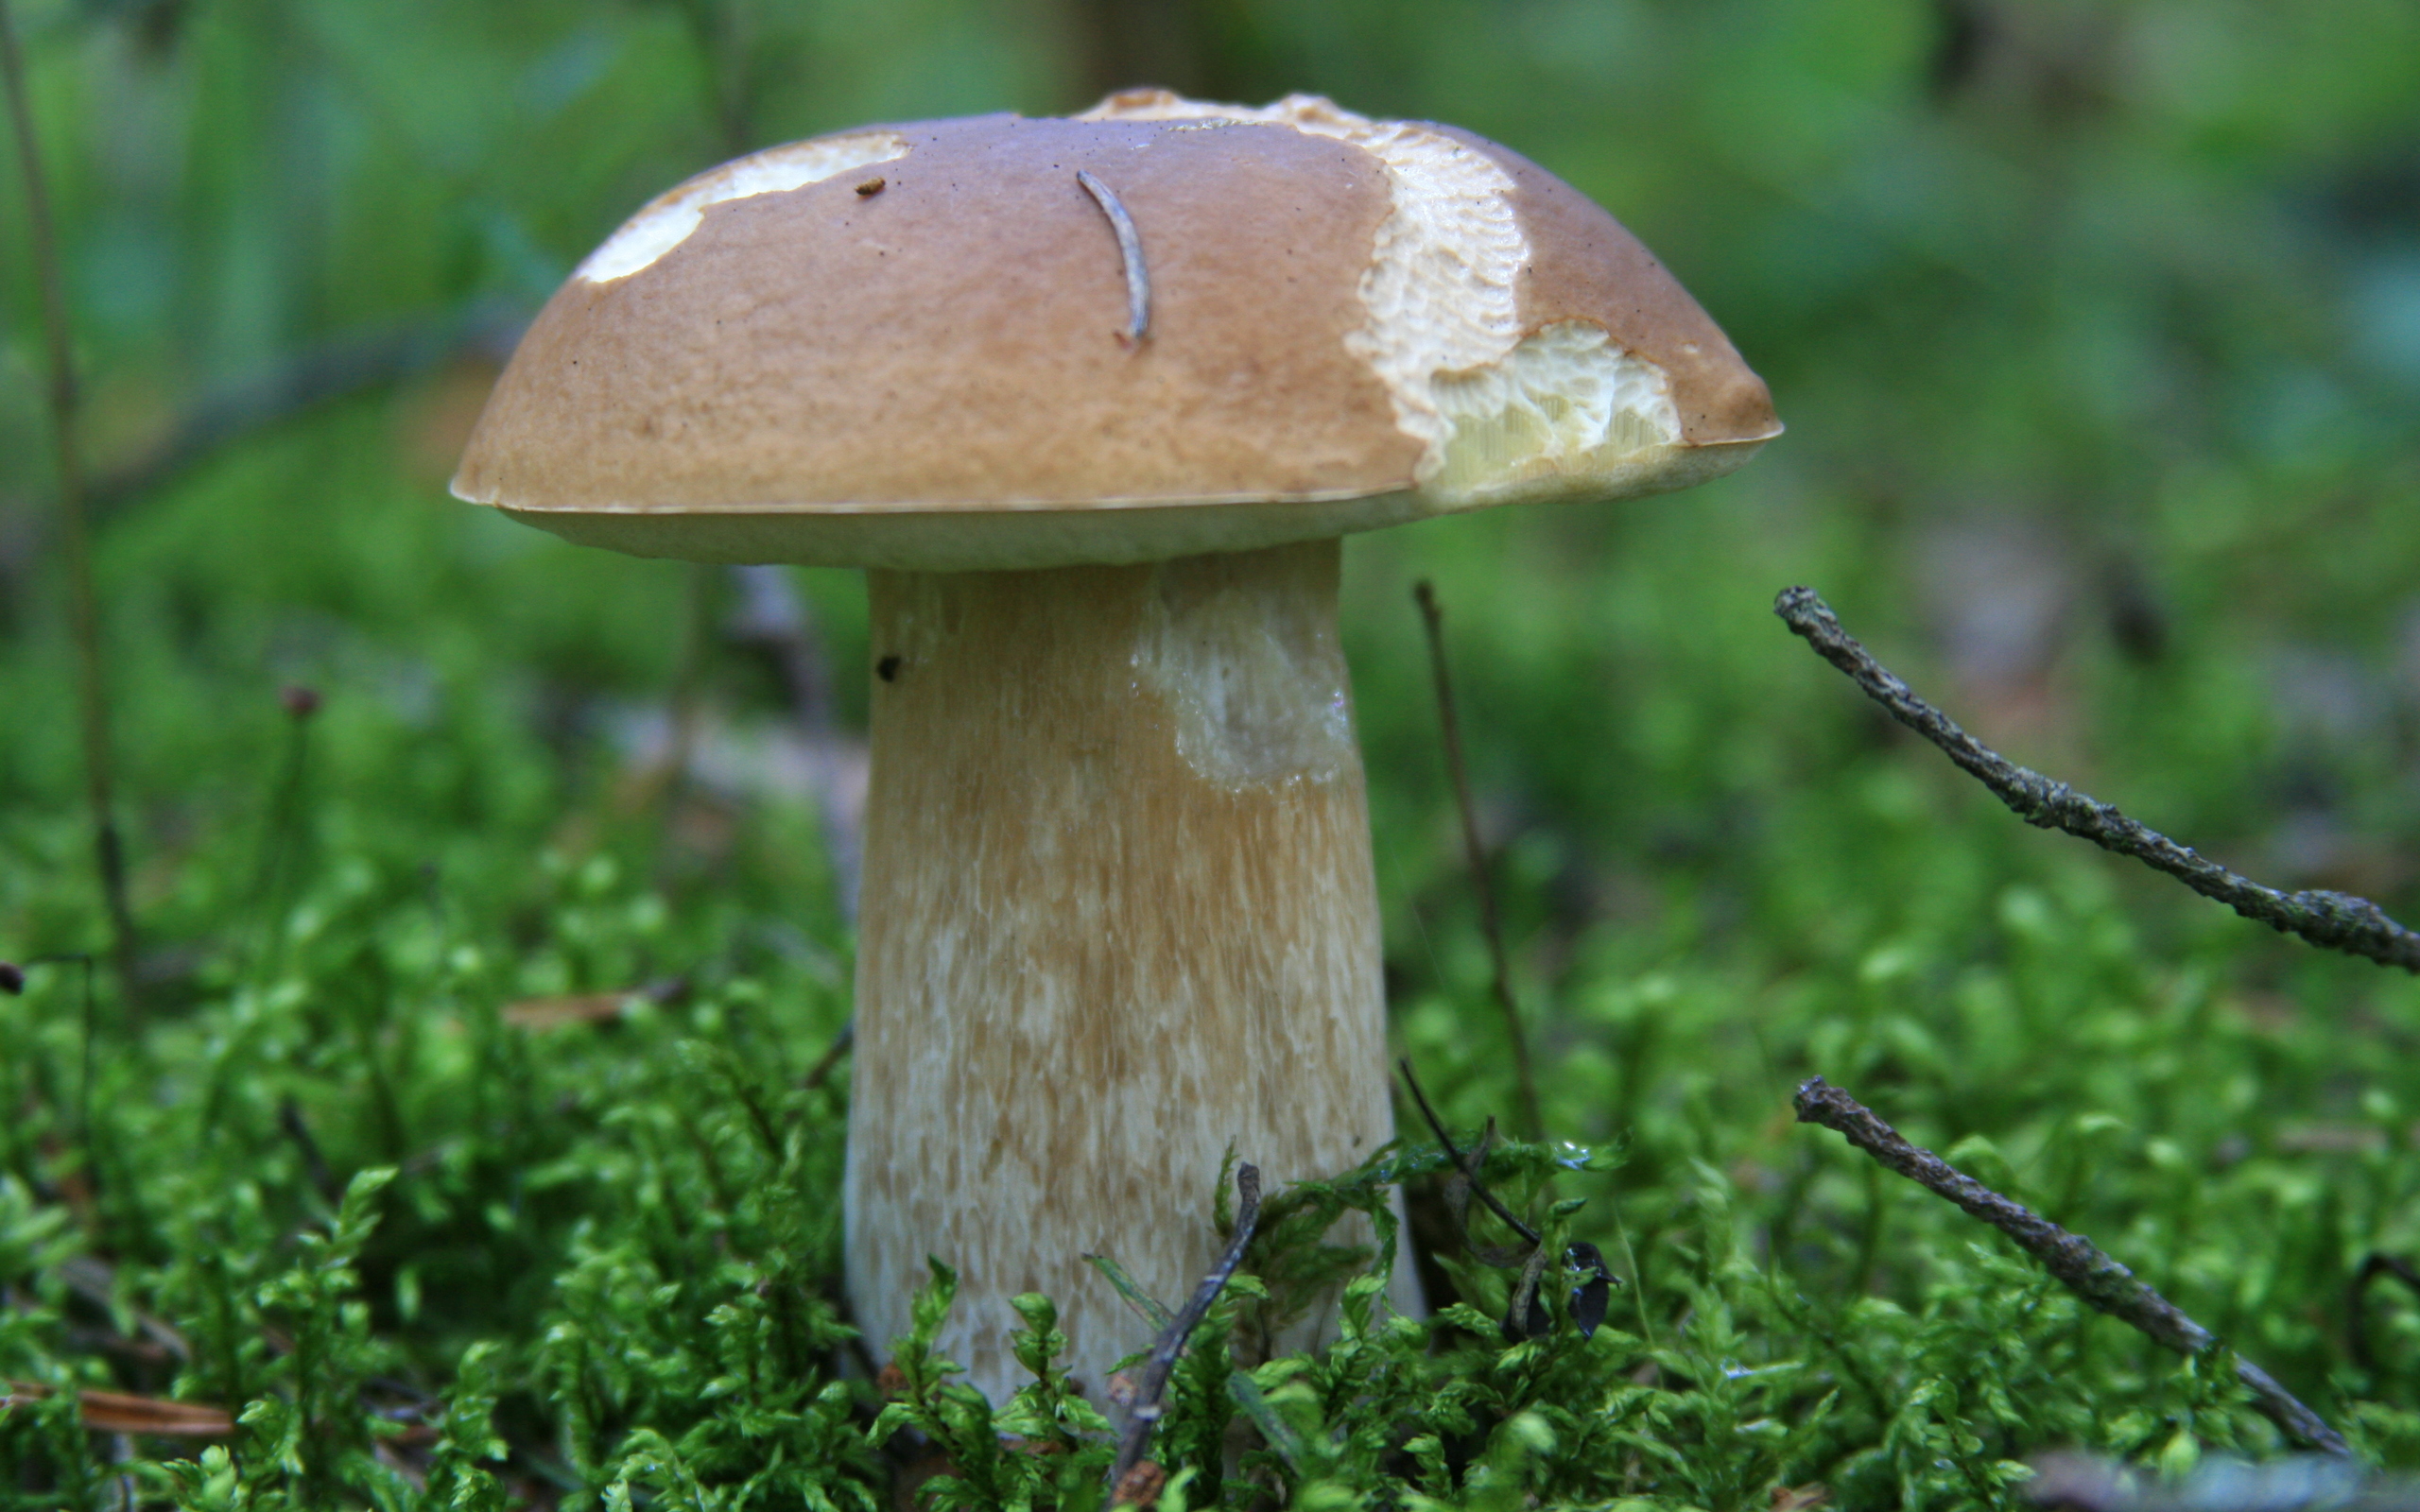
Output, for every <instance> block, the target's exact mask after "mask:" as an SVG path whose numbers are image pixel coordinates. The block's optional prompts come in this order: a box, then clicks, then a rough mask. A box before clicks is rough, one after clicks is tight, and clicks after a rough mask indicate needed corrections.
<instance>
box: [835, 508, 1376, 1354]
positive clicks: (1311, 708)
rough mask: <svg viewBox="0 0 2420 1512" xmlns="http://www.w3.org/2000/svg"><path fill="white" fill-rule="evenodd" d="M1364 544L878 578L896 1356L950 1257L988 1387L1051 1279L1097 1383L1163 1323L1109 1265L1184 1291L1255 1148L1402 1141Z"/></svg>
mask: <svg viewBox="0 0 2420 1512" xmlns="http://www.w3.org/2000/svg"><path fill="white" fill-rule="evenodd" d="M1337 559H1338V548H1337V543H1336V542H1334V541H1317V542H1311V543H1308V544H1304V545H1296V546H1283V547H1277V548H1274V549H1271V550H1266V551H1256V552H1246V553H1236V554H1233V555H1222V556H1212V557H1192V558H1180V559H1178V560H1175V561H1169V562H1162V563H1155V564H1146V565H1140V566H1125V567H1068V568H1054V569H1048V570H1043V571H1034V572H1002V573H953V574H934V573H904V572H875V573H873V574H872V575H871V577H872V593H873V647H872V649H873V656H874V659H875V670H876V680H875V682H874V685H873V776H872V782H871V787H870V791H869V794H868V800H867V812H866V833H865V874H864V893H863V902H862V905H861V912H860V915H859V919H860V923H859V940H858V961H857V997H856V1061H855V1068H854V1071H853V1074H852V1078H851V1111H850V1124H849V1152H848V1191H847V1205H848V1281H849V1292H850V1296H851V1298H852V1300H853V1303H854V1305H855V1308H856V1315H857V1320H858V1323H859V1325H860V1326H861V1327H862V1328H863V1329H864V1330H865V1332H866V1333H867V1335H868V1343H869V1346H870V1348H871V1349H873V1353H874V1354H875V1356H876V1357H877V1358H883V1357H887V1355H888V1354H889V1352H890V1340H891V1339H892V1338H893V1337H894V1336H896V1335H898V1334H900V1333H904V1332H906V1331H907V1328H908V1299H909V1297H910V1296H911V1295H912V1294H913V1292H914V1291H915V1290H916V1289H917V1288H918V1287H920V1286H921V1285H923V1284H924V1283H925V1278H926V1268H925V1256H926V1255H928V1254H930V1255H935V1256H938V1257H940V1258H941V1259H942V1260H943V1261H945V1262H947V1263H949V1264H951V1265H952V1266H954V1267H956V1268H957V1270H958V1271H959V1276H960V1278H961V1287H960V1291H959V1302H958V1307H957V1310H956V1312H955V1314H954V1315H953V1317H952V1320H951V1323H950V1326H949V1329H948V1330H947V1332H945V1333H944V1334H943V1335H942V1343H941V1348H942V1352H943V1353H945V1354H947V1355H948V1356H949V1357H950V1358H952V1359H955V1360H957V1361H959V1363H960V1364H963V1365H965V1366H967V1367H968V1370H969V1372H970V1377H969V1379H970V1380H971V1382H972V1383H973V1384H974V1385H976V1386H977V1387H978V1388H979V1389H981V1390H982V1391H983V1392H984V1393H985V1394H986V1395H988V1396H989V1397H991V1398H992V1400H994V1401H995V1402H997V1401H1002V1400H1006V1399H1007V1397H1008V1396H1009V1394H1010V1393H1011V1392H1012V1391H1014V1390H1015V1389H1016V1387H1017V1386H1018V1385H1020V1384H1022V1383H1023V1380H1024V1377H1023V1373H1022V1371H1021V1370H1020V1369H1019V1367H1018V1366H1016V1365H1015V1363H1014V1361H1013V1360H1012V1359H1011V1357H1010V1354H1009V1351H1008V1344H1007V1340H1008V1334H1009V1332H1010V1331H1011V1329H1013V1328H1014V1327H1016V1326H1017V1320H1016V1317H1015V1314H1013V1313H1012V1312H1011V1310H1010V1308H1009V1306H1008V1299H1009V1298H1010V1297H1013V1296H1015V1295H1017V1294H1018V1293H1021V1292H1028V1291H1040V1292H1046V1293H1048V1294H1049V1295H1050V1296H1051V1297H1054V1298H1056V1299H1057V1301H1058V1302H1059V1305H1060V1315H1061V1317H1062V1319H1063V1327H1064V1328H1065V1329H1066V1331H1067V1333H1068V1335H1069V1338H1070V1340H1071V1350H1070V1353H1071V1359H1070V1361H1069V1364H1070V1366H1071V1367H1072V1368H1073V1369H1074V1370H1075V1372H1076V1374H1077V1376H1078V1378H1079V1379H1080V1380H1081V1381H1082V1382H1083V1383H1084V1384H1085V1385H1086V1386H1087V1387H1088V1388H1089V1389H1090V1390H1091V1391H1092V1392H1093V1394H1094V1397H1095V1400H1101V1387H1102V1385H1103V1383H1105V1381H1106V1379H1107V1377H1108V1374H1109V1372H1110V1370H1111V1369H1112V1368H1113V1366H1115V1363H1116V1361H1117V1360H1118V1359H1119V1358H1120V1357H1121V1356H1123V1355H1126V1354H1128V1353H1131V1352H1132V1351H1134V1350H1137V1349H1142V1348H1144V1347H1145V1346H1146V1345H1147V1344H1148V1343H1149V1342H1150V1329H1149V1328H1148V1326H1147V1325H1145V1324H1144V1323H1142V1322H1141V1321H1140V1320H1139V1319H1137V1318H1135V1317H1134V1316H1133V1314H1131V1313H1130V1312H1129V1311H1128V1310H1127V1309H1126V1308H1125V1307H1124V1305H1123V1304H1122V1303H1121V1302H1120V1301H1119V1300H1118V1298H1117V1297H1116V1296H1115V1293H1114V1292H1113V1291H1112V1290H1111V1288H1110V1286H1109V1285H1108V1283H1107V1282H1106V1281H1105V1280H1102V1279H1101V1278H1100V1277H1099V1276H1098V1275H1097V1274H1096V1273H1095V1272H1094V1271H1093V1270H1092V1268H1091V1267H1090V1266H1089V1265H1087V1264H1085V1263H1084V1262H1083V1259H1082V1257H1083V1256H1084V1255H1085V1254H1087V1253H1104V1254H1109V1255H1113V1256H1115V1257H1116V1259H1117V1260H1118V1261H1119V1262H1120V1263H1122V1264H1124V1265H1125V1266H1126V1268H1127V1269H1128V1270H1129V1271H1131V1272H1132V1274H1133V1276H1134V1277H1135V1279H1136V1280H1138V1281H1140V1282H1141V1283H1142V1285H1143V1286H1144V1287H1145V1288H1146V1289H1147V1290H1149V1291H1150V1292H1151V1293H1152V1294H1153V1295H1155V1296H1157V1297H1159V1298H1160V1299H1161V1300H1162V1301H1164V1302H1166V1303H1167V1305H1169V1306H1170V1307H1171V1308H1173V1307H1175V1306H1178V1305H1180V1304H1181V1303H1182V1302H1183V1300H1184V1297H1185V1296H1186V1295H1187V1294H1189V1293H1190V1291H1191V1290H1192V1288H1193V1286H1194V1285H1195V1283H1196V1281H1197V1280H1199V1278H1200V1277H1201V1273H1202V1271H1203V1270H1205V1269H1206V1268H1207V1267H1208V1266H1209V1264H1210V1263H1211V1262H1212V1260H1213V1259H1214V1258H1215V1256H1216V1254H1217V1251H1218V1248H1219V1238H1218V1235H1217V1233H1216V1232H1215V1231H1214V1230H1213V1229H1212V1227H1211V1223H1210V1213H1211V1199H1212V1190H1213V1187H1214V1186H1215V1184H1216V1181H1217V1177H1218V1174H1219V1163H1220V1160H1221V1158H1222V1157H1223V1155H1224V1154H1225V1152H1226V1151H1227V1150H1228V1149H1229V1148H1230V1147H1232V1148H1233V1149H1234V1151H1235V1153H1236V1156H1237V1157H1238V1158H1240V1159H1242V1160H1250V1161H1252V1162H1253V1163H1254V1164H1256V1165H1258V1166H1260V1167H1261V1169H1262V1172H1263V1179H1264V1181H1265V1182H1266V1183H1267V1185H1268V1188H1269V1190H1270V1191H1271V1192H1275V1191H1277V1190H1279V1189H1281V1188H1282V1187H1283V1185H1284V1184H1285V1183H1286V1182H1288V1181H1289V1180H1295V1179H1299V1178H1303V1177H1318V1176H1328V1175H1333V1174H1335V1173H1337V1172H1339V1171H1341V1170H1343V1169H1345V1168H1347V1167H1349V1166H1351V1165H1353V1164H1355V1163H1356V1162H1357V1161H1358V1160H1361V1159H1362V1158H1363V1157H1364V1156H1366V1155H1367V1154H1368V1153H1369V1152H1370V1151H1371V1150H1372V1149H1374V1147H1376V1146H1377V1145H1379V1144H1380V1143H1384V1142H1385V1141H1386V1140H1388V1139H1389V1138H1391V1137H1392V1132H1393V1129H1392V1116H1391V1113H1390V1108H1389V1099H1388V1071H1387V1058H1386V1025H1385V1010H1384V1003H1383V999H1382V996H1381V990H1380V980H1379V955H1378V919H1377V908H1376V900H1375V897H1374V886H1373V883H1372V876H1371V865H1370V838H1369V818H1368V814H1367V810H1366V807H1365V803H1364V799H1363V791H1362V777H1361V764H1360V758H1359V756H1358V753H1357V750H1356V748H1355V746H1354V741H1353V723H1352V703H1351V696H1350V692H1349V689H1348V686H1347V682H1346V676H1345V668H1344V659H1343V655H1342V653H1341V651H1340V648H1339V646H1338V644H1337V638H1336V583H1337ZM1363 1237H1366V1235H1364V1236H1363ZM1397 1270H1398V1276H1399V1280H1398V1285H1397V1295H1398V1297H1399V1298H1400V1299H1401V1301H1400V1304H1399V1305H1406V1306H1408V1307H1412V1308H1416V1307H1417V1305H1418V1304H1417V1299H1416V1298H1417V1291H1416V1287H1415V1286H1414V1285H1413V1283H1412V1282H1411V1280H1410V1277H1409V1263H1408V1261H1407V1262H1405V1263H1401V1264H1399V1265H1398V1267H1397ZM1320 1321H1322V1320H1317V1319H1315V1320H1314V1327H1316V1326H1318V1324H1319V1322H1320ZM1288 1342H1295V1343H1299V1342H1306V1341H1305V1340H1303V1339H1299V1338H1298V1339H1295V1340H1291V1341H1288Z"/></svg>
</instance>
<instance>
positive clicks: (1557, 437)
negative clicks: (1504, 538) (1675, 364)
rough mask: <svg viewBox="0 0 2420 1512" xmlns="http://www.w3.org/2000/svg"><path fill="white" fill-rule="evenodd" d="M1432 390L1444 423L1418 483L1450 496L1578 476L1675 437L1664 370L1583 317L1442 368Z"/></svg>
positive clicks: (1676, 421) (1676, 414) (1676, 418)
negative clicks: (1439, 448) (1475, 360)
mask: <svg viewBox="0 0 2420 1512" xmlns="http://www.w3.org/2000/svg"><path fill="white" fill-rule="evenodd" d="M1432 391H1433V393H1434V396H1435V398H1436V402H1437V407H1438V409H1439V411H1440V412H1441V413H1442V414H1443V415H1444V417H1445V419H1446V421H1448V422H1449V423H1450V425H1451V426H1452V431H1451V433H1450V434H1449V435H1448V436H1447V437H1446V439H1445V446H1444V451H1443V455H1442V456H1441V458H1440V462H1439V466H1438V467H1437V469H1436V471H1435V472H1433V473H1432V474H1430V475H1429V476H1428V477H1427V478H1426V479H1425V480H1424V486H1425V487H1426V489H1428V490H1430V491H1432V492H1435V493H1438V494H1441V495H1443V496H1445V497H1448V498H1454V499H1457V500H1460V499H1464V498H1476V497H1481V496H1485V495H1487V494H1489V493H1492V492H1495V491H1500V490H1505V489H1508V488H1513V487H1519V486H1524V485H1533V484H1535V483H1536V482H1538V481H1540V480H1543V479H1547V478H1552V477H1558V476H1571V475H1573V474H1582V475H1584V474H1586V473H1589V472H1596V471H1600V470H1602V469H1604V468H1606V467H1608V466H1610V465H1611V464H1614V463H1616V462H1619V461H1620V460H1621V459H1622V458H1624V457H1628V456H1632V455H1636V454H1638V453H1640V452H1643V451H1646V450H1648V449H1649V448H1651V447H1659V446H1670V445H1673V444H1675V443H1676V442H1678V441H1679V440H1680V438H1681V412H1680V410H1679V409H1678V408H1677V407H1676V406H1675V405H1674V404H1673V403H1672V383H1671V380H1670V379H1669V378H1668V376H1666V374H1665V371H1664V369H1661V368H1659V367H1657V366H1656V365H1655V364H1653V363H1651V362H1649V361H1647V360H1646V359H1645V358H1643V357H1639V356H1637V355H1634V353H1631V352H1624V351H1623V350H1622V349H1621V348H1619V347H1617V346H1615V345H1614V344H1613V339H1612V338H1611V337H1609V336H1607V335H1605V332H1604V330H1603V328H1602V327H1600V326H1596V325H1591V324H1589V323H1588V322H1586V321H1584V320H1564V321H1561V322H1558V323H1556V324H1554V325H1550V326H1546V327H1544V328H1542V329H1541V330H1539V331H1538V332H1537V333H1535V334H1534V335H1530V336H1528V337H1526V338H1525V339H1523V340H1522V341H1521V343H1520V344H1519V345H1517V346H1515V347H1514V348H1513V350H1512V351H1511V352H1506V353H1505V354H1504V357H1503V359H1502V360H1501V361H1498V362H1495V363H1491V364H1489V365H1488V366H1486V367H1483V368H1475V369H1471V370H1469V371H1467V372H1441V373H1439V374H1437V375H1436V379H1435V383H1434V385H1433V389H1432Z"/></svg>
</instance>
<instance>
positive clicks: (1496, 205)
mask: <svg viewBox="0 0 2420 1512" xmlns="http://www.w3.org/2000/svg"><path fill="white" fill-rule="evenodd" d="M1080 119H1084V120H1116V121H1220V120H1227V121H1245V122H1253V123H1256V124H1263V125H1271V126H1290V127H1292V128H1294V129H1296V130H1298V131H1303V132H1305V133H1308V134H1310V135H1314V136H1324V137H1332V138H1334V139H1336V140H1338V141H1341V142H1346V143H1350V144H1351V145H1352V146H1357V147H1359V148H1361V149H1362V150H1363V151H1365V152H1368V153H1370V154H1371V155H1372V156H1374V157H1375V158H1376V159H1377V160H1378V161H1379V162H1380V163H1384V164H1385V165H1386V170H1387V181H1388V188H1389V192H1390V194H1391V197H1392V199H1393V205H1394V208H1393V210H1392V213H1390V214H1389V215H1388V216H1387V218H1386V219H1385V220H1384V221H1382V222H1380V223H1379V226H1378V232H1377V238H1376V243H1375V245H1374V248H1373V249H1372V252H1373V255H1372V259H1371V264H1370V266H1369V268H1368V269H1367V270H1366V271H1364V272H1363V274H1362V276H1361V286H1360V295H1361V303H1362V306H1363V308H1365V309H1366V310H1367V311H1368V312H1369V323H1368V324H1367V325H1365V326H1364V327H1362V328H1361V329H1360V330H1358V331H1356V332H1353V333H1352V334H1351V335H1347V336H1346V338H1345V342H1346V346H1347V348H1348V350H1350V351H1351V352H1353V354H1354V355H1355V356H1357V357H1358V358H1360V359H1361V360H1362V361H1363V362H1366V363H1368V364H1369V365H1370V367H1371V369H1373V370H1374V371H1375V372H1376V373H1377V375H1378V377H1379V378H1380V379H1381V380H1383V381H1384V382H1385V384H1386V386H1387V390H1388V393H1389V395H1390V396H1391V397H1392V400H1393V402H1394V412H1395V423H1396V424H1397V425H1398V426H1400V427H1401V428H1402V429H1403V431H1404V432H1405V434H1407V435H1409V436H1411V437H1413V438H1416V439H1417V440H1419V441H1420V442H1421V444H1422V446H1423V452H1422V455H1421V459H1420V462H1419V464H1418V466H1417V467H1416V468H1415V469H1414V473H1413V475H1414V478H1415V479H1416V481H1417V482H1418V483H1419V485H1420V487H1421V491H1422V492H1423V493H1424V494H1435V495H1438V496H1440V497H1441V498H1451V499H1454V500H1457V501H1459V500H1462V499H1467V498H1470V497H1472V496H1473V495H1475V494H1477V493H1480V492H1486V491H1489V490H1495V489H1498V488H1503V487H1507V486H1511V485H1514V484H1517V483H1520V482H1522V481H1524V480H1532V479H1536V478H1539V477H1541V476H1546V475H1568V474H1575V473H1582V472H1587V471H1590V470H1591V469H1592V464H1593V465H1595V466H1605V465H1609V464H1611V463H1614V462H1616V461H1618V460H1619V459H1621V458H1622V457H1625V456H1629V455H1634V454H1635V453H1636V452H1639V451H1641V450H1644V449H1646V448H1649V447H1652V446H1659V445H1668V444H1670V443H1672V442H1675V441H1677V440H1679V438H1680V435H1681V427H1680V416H1679V413H1678V411H1677V410H1676V409H1675V408H1674V407H1673V404H1672V399H1671V392H1670V384H1669V382H1668V380H1667V378H1666V376H1665V374H1664V371H1663V369H1661V368H1659V367H1657V366H1656V365H1655V364H1654V363H1652V362H1650V361H1648V360H1647V359H1646V358H1644V357H1641V356H1638V355H1637V354H1635V353H1634V352H1627V351H1625V350H1623V349H1622V348H1620V347H1617V346H1616V345H1614V344H1613V342H1612V340H1611V339H1610V338H1609V337H1608V336H1607V335H1606V334H1605V333H1604V331H1603V330H1601V329H1600V328H1599V327H1597V326H1594V325H1590V324H1586V323H1584V322H1580V321H1569V322H1564V323H1562V324H1558V325H1553V326H1548V327H1547V328H1545V329H1543V330H1540V331H1537V332H1534V333H1531V334H1530V335H1528V336H1527V337H1526V338H1525V337H1524V336H1523V335H1522V332H1521V314H1520V294H1519V286H1518V282H1517V281H1518V279H1519V277H1520V274H1521V270H1522V268H1523V267H1525V266H1527V265H1528V263H1529V260H1530V244H1529V238H1528V237H1527V236H1526V235H1524V234H1523V232H1522V230H1521V223H1520V216H1519V215H1518V214H1517V213H1516V212H1515V211H1514V210H1513V200H1512V195H1513V188H1514V184H1513V177H1512V175H1511V174H1509V173H1508V172H1506V171H1505V169H1504V167H1503V165H1502V164H1501V163H1497V162H1496V161H1495V159H1494V158H1493V157H1491V156H1489V155H1488V154H1487V153H1485V152H1482V151H1480V150H1478V148H1476V147H1473V146H1469V145H1468V144H1466V143H1464V142H1461V141H1460V140H1458V139H1457V138H1455V137H1453V136H1450V135H1448V134H1447V133H1445V132H1443V131H1441V130H1438V129H1435V128H1433V127H1428V126H1423V125H1420V124H1419V123H1417V122H1409V121H1373V120H1371V119H1369V118H1368V117H1366V116H1360V115H1356V114H1354V113H1353V112H1350V111H1344V110H1340V109H1338V108H1337V106H1336V105H1334V104H1333V103H1331V102H1330V101H1328V100H1324V99H1322V98H1320V97H1319V96H1317V95H1311V94H1291V95H1288V96H1287V97H1286V98H1285V99H1282V100H1279V101H1278V102H1277V103H1275V104H1274V105H1269V106H1264V107H1261V108H1259V109H1254V108H1253V107H1250V106H1242V105H1219V104H1214V103H1210V102H1206V101H1201V100H1188V99H1184V98H1182V97H1180V96H1178V95H1175V94H1167V93H1166V92H1164V91H1156V90H1153V91H1140V90H1138V91H1133V92H1130V93H1128V94H1113V95H1111V96H1110V97H1109V98H1108V99H1105V100H1103V101H1101V103H1100V104H1098V105H1097V106H1095V107H1094V108H1093V109H1092V110H1090V111H1088V112H1085V113H1084V115H1083V116H1082V117H1080Z"/></svg>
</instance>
